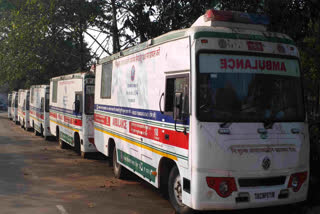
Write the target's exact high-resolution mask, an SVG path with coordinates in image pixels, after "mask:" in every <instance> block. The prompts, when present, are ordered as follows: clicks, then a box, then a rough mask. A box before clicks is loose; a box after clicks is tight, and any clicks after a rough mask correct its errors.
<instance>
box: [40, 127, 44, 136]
mask: <svg viewBox="0 0 320 214" xmlns="http://www.w3.org/2000/svg"><path fill="white" fill-rule="evenodd" d="M40 131H41V133H40V135H41V137H44V135H43V132H44V131H43V127H42V124H41V127H40Z"/></svg>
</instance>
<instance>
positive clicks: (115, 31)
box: [111, 0, 120, 53]
mask: <svg viewBox="0 0 320 214" xmlns="http://www.w3.org/2000/svg"><path fill="white" fill-rule="evenodd" d="M111 4H112V41H113V53H117V52H119V51H120V41H119V29H118V24H117V8H116V1H115V0H111Z"/></svg>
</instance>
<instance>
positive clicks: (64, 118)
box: [8, 72, 97, 157]
mask: <svg viewBox="0 0 320 214" xmlns="http://www.w3.org/2000/svg"><path fill="white" fill-rule="evenodd" d="M58 83H59V85H58ZM50 89H51V90H50ZM58 94H59V97H58ZM84 100H85V102H84ZM49 106H51V107H49ZM68 109H69V110H68ZM71 109H72V110H71ZM93 113H94V73H91V72H87V73H77V74H71V75H65V76H59V77H56V78H52V79H51V81H50V85H32V86H31V87H30V88H29V89H20V90H18V91H12V92H11V93H9V94H8V117H9V119H11V120H12V121H13V122H15V123H16V124H17V125H21V127H22V128H24V129H25V130H33V131H34V133H35V134H36V135H41V136H43V137H44V138H45V139H48V138H54V137H55V138H57V140H58V141H59V145H60V147H61V148H66V146H67V144H69V145H70V146H72V147H73V148H74V149H75V150H76V152H78V153H79V154H81V156H82V157H86V156H87V154H88V153H90V152H97V150H96V148H95V146H94V140H93V139H94V136H93V132H94V130H93V129H94V127H93V121H94V120H93Z"/></svg>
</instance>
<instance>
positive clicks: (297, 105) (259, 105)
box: [197, 54, 305, 122]
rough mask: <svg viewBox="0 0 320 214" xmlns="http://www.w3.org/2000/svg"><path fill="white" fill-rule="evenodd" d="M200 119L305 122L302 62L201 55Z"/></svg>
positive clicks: (198, 98) (198, 93)
mask: <svg viewBox="0 0 320 214" xmlns="http://www.w3.org/2000/svg"><path fill="white" fill-rule="evenodd" d="M198 68H199V71H198V73H197V83H198V87H197V116H198V119H199V120H200V121H208V122H209V121H212V122H213V121H216V122H228V121H230V122H261V121H265V120H272V121H274V122H276V121H288V122H289V121H291V122H293V121H303V120H304V116H305V115H304V107H303V101H302V91H301V81H300V70H299V62H298V60H297V59H283V58H270V57H257V56H237V55H222V54H200V55H199V61H198Z"/></svg>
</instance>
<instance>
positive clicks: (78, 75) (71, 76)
mask: <svg viewBox="0 0 320 214" xmlns="http://www.w3.org/2000/svg"><path fill="white" fill-rule="evenodd" d="M94 76H95V74H94V73H92V72H79V73H74V74H67V75H62V76H58V77H53V78H51V79H50V81H52V80H69V79H82V78H85V77H94Z"/></svg>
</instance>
